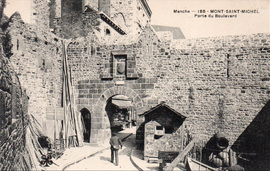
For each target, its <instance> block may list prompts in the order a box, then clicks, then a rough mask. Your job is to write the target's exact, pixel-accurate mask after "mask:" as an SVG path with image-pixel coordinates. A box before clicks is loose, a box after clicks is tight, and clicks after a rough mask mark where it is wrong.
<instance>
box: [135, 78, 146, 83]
mask: <svg viewBox="0 0 270 171" xmlns="http://www.w3.org/2000/svg"><path fill="white" fill-rule="evenodd" d="M136 82H137V83H146V78H139V79H138V80H137V81H136Z"/></svg>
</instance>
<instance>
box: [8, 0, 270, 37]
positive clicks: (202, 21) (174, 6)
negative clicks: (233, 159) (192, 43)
mask: <svg viewBox="0 0 270 171" xmlns="http://www.w3.org/2000/svg"><path fill="white" fill-rule="evenodd" d="M31 1H32V0H7V7H6V9H5V14H6V15H8V16H10V15H11V14H13V13H14V12H15V11H19V12H20V14H21V15H22V18H23V20H24V21H25V22H28V23H29V22H30V13H31V12H30V7H31ZM148 4H149V6H150V8H151V10H152V18H151V23H152V24H153V25H166V26H174V27H179V28H180V29H181V30H182V32H183V34H184V35H185V37H186V38H198V37H215V36H226V35H242V34H254V33H267V32H270V23H269V20H270V17H269V15H270V14H269V11H270V0H148ZM174 10H177V11H182V13H174ZM210 10H217V11H214V13H211V12H210ZM226 10H231V11H232V10H234V13H231V12H230V11H226ZM237 10H239V12H237ZM242 10H252V11H254V10H255V11H254V12H256V13H242ZM183 11H184V13H183ZM187 11H189V13H188V12H187ZM209 14H210V15H211V16H213V17H211V18H209ZM205 15H206V17H205ZM216 15H217V17H216ZM222 15H232V18H219V16H222ZM199 16H200V17H199Z"/></svg>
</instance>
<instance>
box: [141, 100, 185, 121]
mask: <svg viewBox="0 0 270 171" xmlns="http://www.w3.org/2000/svg"><path fill="white" fill-rule="evenodd" d="M160 107H166V108H167V109H169V110H170V111H172V112H173V113H175V114H177V115H178V116H180V117H181V118H187V116H185V115H183V114H181V113H180V112H177V111H176V110H174V109H173V108H171V107H170V106H168V105H167V104H165V102H161V103H160V104H158V105H157V106H155V107H153V108H151V109H150V110H148V111H146V112H144V113H143V114H139V116H141V115H144V116H145V115H147V114H149V113H151V112H153V111H155V110H157V109H158V108H160Z"/></svg>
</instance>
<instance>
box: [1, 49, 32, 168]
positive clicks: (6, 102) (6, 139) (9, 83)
mask: <svg viewBox="0 0 270 171" xmlns="http://www.w3.org/2000/svg"><path fill="white" fill-rule="evenodd" d="M27 106H28V98H27V96H26V94H25V91H23V90H22V89H21V86H20V82H19V79H18V77H17V75H16V74H15V72H14V70H13V69H12V67H11V66H10V62H9V60H8V59H7V58H6V57H4V55H3V50H2V46H0V170H29V169H31V163H30V162H29V154H28V152H27V151H26V143H25V134H26V128H27V125H28V117H27Z"/></svg>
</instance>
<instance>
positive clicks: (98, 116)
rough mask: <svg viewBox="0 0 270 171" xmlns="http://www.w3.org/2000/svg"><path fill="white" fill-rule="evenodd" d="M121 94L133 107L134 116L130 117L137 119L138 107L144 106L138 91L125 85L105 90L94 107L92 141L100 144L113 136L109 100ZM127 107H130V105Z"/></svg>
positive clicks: (132, 113)
mask: <svg viewBox="0 0 270 171" xmlns="http://www.w3.org/2000/svg"><path fill="white" fill-rule="evenodd" d="M119 95H121V96H124V97H126V98H127V99H128V100H130V103H131V105H132V108H133V109H132V111H131V115H133V116H131V115H130V118H131V117H133V118H132V119H136V117H137V115H136V109H137V108H140V107H142V106H143V101H142V99H141V98H140V96H139V95H138V93H136V92H135V91H134V90H132V89H130V88H128V87H124V86H115V87H112V88H109V89H107V90H105V91H104V92H103V93H102V94H101V95H100V97H99V98H98V99H97V102H96V103H95V105H94V106H93V107H92V112H91V113H92V115H91V137H90V143H93V144H99V145H101V144H106V143H108V141H109V138H110V137H111V123H110V119H109V116H108V113H107V112H108V102H111V99H112V98H113V97H115V96H116V97H117V96H118V97H119ZM106 106H107V108H106ZM126 107H127V108H128V106H126ZM106 109H107V111H106ZM110 118H112V116H110Z"/></svg>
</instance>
